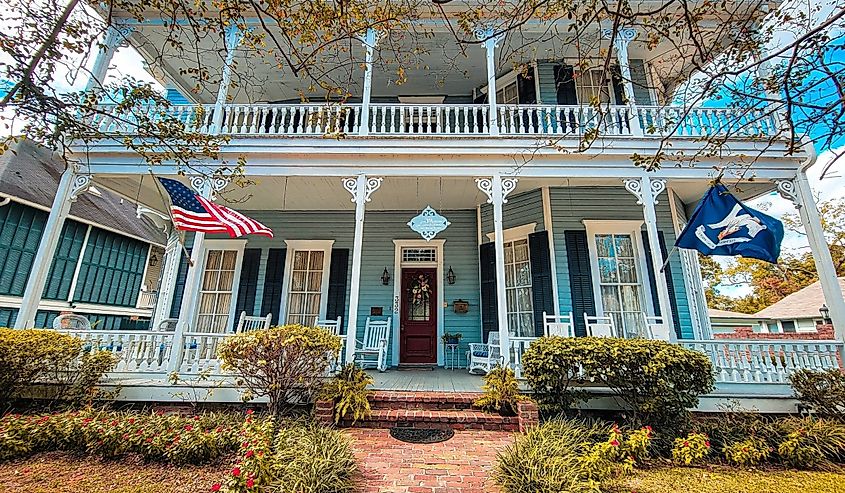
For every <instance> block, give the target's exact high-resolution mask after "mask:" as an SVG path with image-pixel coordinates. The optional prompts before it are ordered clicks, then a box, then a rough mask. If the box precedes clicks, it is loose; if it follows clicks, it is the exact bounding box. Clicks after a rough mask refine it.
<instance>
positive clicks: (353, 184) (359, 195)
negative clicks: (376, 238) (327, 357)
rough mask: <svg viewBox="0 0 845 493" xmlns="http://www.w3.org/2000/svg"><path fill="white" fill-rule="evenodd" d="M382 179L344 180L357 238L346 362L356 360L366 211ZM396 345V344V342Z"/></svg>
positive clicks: (353, 245) (350, 295)
mask: <svg viewBox="0 0 845 493" xmlns="http://www.w3.org/2000/svg"><path fill="white" fill-rule="evenodd" d="M381 182H382V178H367V177H366V176H365V175H364V174H363V173H362V174H360V175H358V176H357V177H355V178H344V179H343V188H345V189H346V190H347V191H348V192H349V193H351V194H352V202H355V238H354V240H353V242H352V281H351V285H350V287H349V316H348V318H347V320H346V327H347V329H346V362H347V363H352V362H353V361H354V359H355V338H356V337H357V335H358V298H359V295H360V292H361V248H362V247H363V244H364V209H365V206H366V203H367V202H369V201H370V196H371V195H372V194H373V192H375V191H376V190H377V189H378V188H379V187H380V186H381ZM394 344H395V342H394Z"/></svg>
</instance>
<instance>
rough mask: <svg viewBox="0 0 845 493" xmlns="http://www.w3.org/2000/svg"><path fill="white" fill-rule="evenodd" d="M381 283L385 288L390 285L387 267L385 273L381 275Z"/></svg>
mask: <svg viewBox="0 0 845 493" xmlns="http://www.w3.org/2000/svg"><path fill="white" fill-rule="evenodd" d="M381 283H382V284H384V285H385V286H387V285H388V284H390V273H389V272H387V267H385V268H384V272H382V273H381Z"/></svg>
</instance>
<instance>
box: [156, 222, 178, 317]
mask: <svg viewBox="0 0 845 493" xmlns="http://www.w3.org/2000/svg"><path fill="white" fill-rule="evenodd" d="M181 261H182V245H181V244H180V243H179V233H177V232H176V231H173V232H171V233H170V235H169V236H168V238H167V247H166V248H165V250H164V265H162V266H161V275H160V279H161V281H160V282H159V288H158V296H157V297H156V305H155V309H154V311H153V318H152V321H151V322H150V328H152V329H156V328H157V327H158V326H159V324H161V322H162V320H164V319H166V318H169V317H168V316H169V315H170V304H171V303H172V302H173V291H174V289H175V287H176V278H177V277H178V275H179V262H181Z"/></svg>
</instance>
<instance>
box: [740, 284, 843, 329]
mask: <svg viewBox="0 0 845 493" xmlns="http://www.w3.org/2000/svg"><path fill="white" fill-rule="evenodd" d="M839 285H840V286H841V287H842V290H843V291H845V277H840V278H839ZM823 303H824V293H822V285H821V283H820V282H819V281H816V282H814V283H813V284H810V285H809V286H807V287H806V288H804V289H801V290H799V291H796V292H794V293H792V294H790V295H789V296H787V297H785V298H784V299H782V300H780V301H778V302H777V303H775V304H774V305H771V306H768V307H766V308H764V309H762V310H760V311H759V312H757V313H755V314H754V316H755V317H756V318H761V319H770V320H791V319H799V318H819V317H821V315H819V308H821V306H822V304H823Z"/></svg>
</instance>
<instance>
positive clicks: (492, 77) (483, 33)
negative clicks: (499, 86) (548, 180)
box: [475, 27, 504, 135]
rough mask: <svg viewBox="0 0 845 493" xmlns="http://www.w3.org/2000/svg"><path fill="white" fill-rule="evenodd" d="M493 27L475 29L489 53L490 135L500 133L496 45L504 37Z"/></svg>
mask: <svg viewBox="0 0 845 493" xmlns="http://www.w3.org/2000/svg"><path fill="white" fill-rule="evenodd" d="M494 33H495V30H494V29H493V28H492V27H479V28H477V29H476V30H475V37H476V39H478V40H479V41H484V49H485V51H486V53H487V102H488V104H489V105H490V110H489V111H490V135H499V114H498V111H499V110H498V109H497V107H496V45H497V44H498V43H499V41H500V40H501V39H502V38H503V37H504V36H503V35H502V34H498V35H495V36H494Z"/></svg>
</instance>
